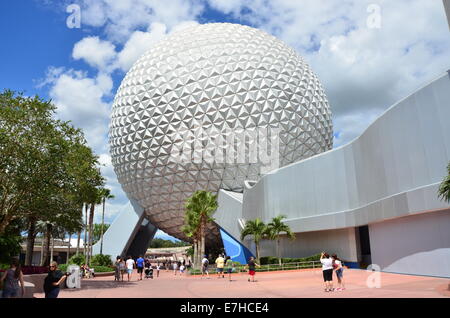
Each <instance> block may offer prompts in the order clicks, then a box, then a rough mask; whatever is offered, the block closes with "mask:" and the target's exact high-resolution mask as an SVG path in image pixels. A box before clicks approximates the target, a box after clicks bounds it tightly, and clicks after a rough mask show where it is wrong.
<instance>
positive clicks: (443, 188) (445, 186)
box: [438, 162, 450, 203]
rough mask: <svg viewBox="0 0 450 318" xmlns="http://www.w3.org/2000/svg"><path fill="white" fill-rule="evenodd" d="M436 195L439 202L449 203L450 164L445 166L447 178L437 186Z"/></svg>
mask: <svg viewBox="0 0 450 318" xmlns="http://www.w3.org/2000/svg"><path fill="white" fill-rule="evenodd" d="M438 195H439V198H440V199H441V200H444V201H446V202H448V203H450V162H449V163H448V165H447V176H446V177H444V180H442V182H441V184H440V185H439V190H438Z"/></svg>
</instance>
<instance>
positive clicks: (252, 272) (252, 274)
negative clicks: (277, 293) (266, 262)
mask: <svg viewBox="0 0 450 318" xmlns="http://www.w3.org/2000/svg"><path fill="white" fill-rule="evenodd" d="M245 267H248V274H249V275H250V277H251V278H252V282H255V270H256V267H261V266H259V264H257V263H256V262H255V258H254V257H253V256H251V257H250V259H249V261H248V263H247V265H246V266H245ZM250 277H249V278H248V281H249V282H250Z"/></svg>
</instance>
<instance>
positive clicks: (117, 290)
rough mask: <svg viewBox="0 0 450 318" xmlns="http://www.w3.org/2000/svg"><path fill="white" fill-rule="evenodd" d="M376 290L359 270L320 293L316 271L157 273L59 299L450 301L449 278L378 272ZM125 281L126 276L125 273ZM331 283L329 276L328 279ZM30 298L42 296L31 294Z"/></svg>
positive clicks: (64, 293)
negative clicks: (342, 286)
mask: <svg viewBox="0 0 450 318" xmlns="http://www.w3.org/2000/svg"><path fill="white" fill-rule="evenodd" d="M379 274H380V282H381V288H368V287H367V284H366V281H367V279H368V277H369V275H370V273H368V272H366V271H364V270H350V269H348V270H346V271H345V273H344V275H345V279H346V287H347V289H346V290H344V291H342V292H332V293H326V292H324V290H323V280H322V271H321V270H318V269H311V270H299V271H289V272H270V273H267V272H266V273H256V279H257V282H255V283H251V282H250V283H249V282H248V281H247V277H248V275H247V274H246V273H242V274H233V276H232V281H231V282H229V281H228V279H227V278H225V279H223V278H220V279H218V278H217V276H216V275H211V278H210V279H201V278H200V277H199V276H182V277H180V276H179V275H177V276H174V275H173V272H171V271H169V272H166V271H161V273H160V277H159V278H156V277H155V278H154V279H145V278H143V280H142V281H137V278H138V275H137V273H133V276H132V281H130V282H126V281H125V282H114V281H113V280H114V278H113V277H111V276H110V277H97V278H94V279H84V280H83V281H82V288H81V289H71V290H69V289H63V290H61V292H60V294H59V297H60V298H127V297H131V298H178V297H183V298H209V297H218V298H286V297H289V298H291V297H324V298H339V297H350V298H361V297H370V298H377V297H389V298H394V297H405V298H409V297H420V298H428V297H450V291H448V290H447V288H448V285H449V284H450V280H449V279H444V278H433V277H419V276H409V275H398V274H388V273H379ZM125 279H126V275H125ZM333 279H335V277H334V278H333ZM35 297H38V298H40V297H44V295H43V294H35Z"/></svg>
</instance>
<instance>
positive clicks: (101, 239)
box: [100, 198, 106, 255]
mask: <svg viewBox="0 0 450 318" xmlns="http://www.w3.org/2000/svg"><path fill="white" fill-rule="evenodd" d="M105 201H106V199H105V198H103V212H102V227H101V229H100V255H103V226H104V224H105Z"/></svg>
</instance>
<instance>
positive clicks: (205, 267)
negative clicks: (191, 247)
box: [202, 255, 209, 279]
mask: <svg viewBox="0 0 450 318" xmlns="http://www.w3.org/2000/svg"><path fill="white" fill-rule="evenodd" d="M208 265H209V260H208V259H207V258H206V255H205V257H203V259H202V278H203V276H205V274H206V278H208V279H209V273H208Z"/></svg>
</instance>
